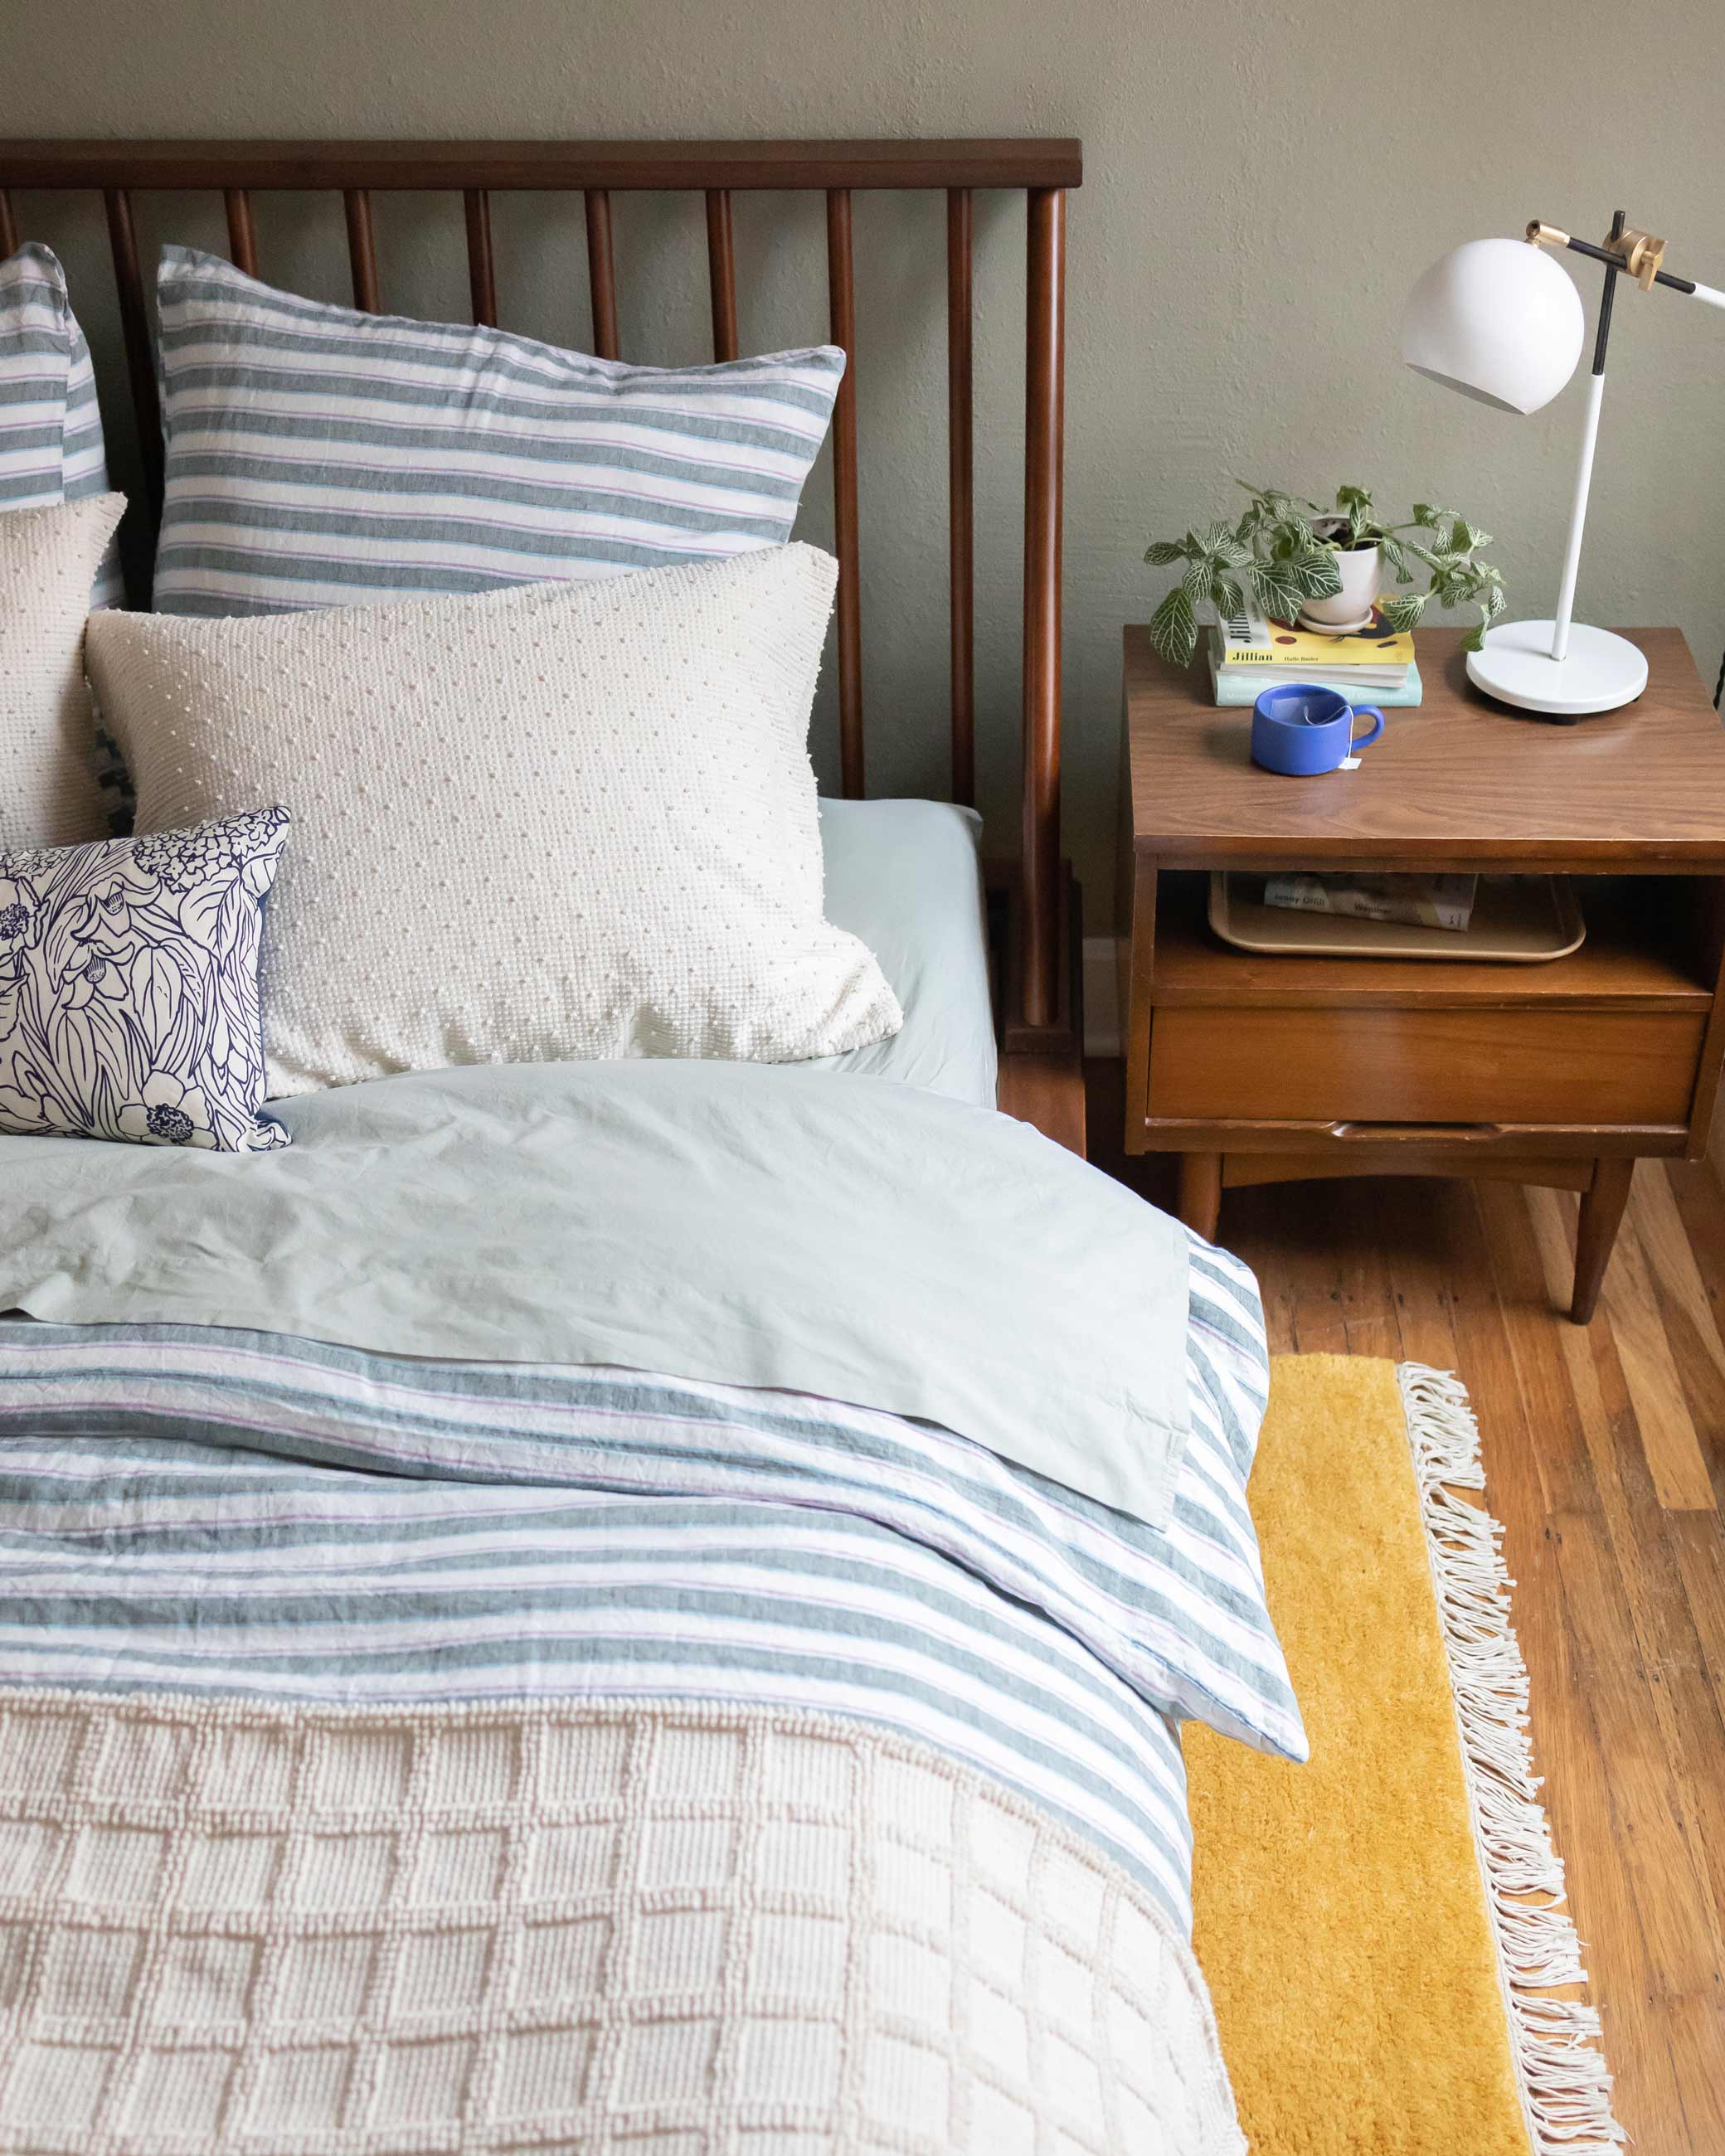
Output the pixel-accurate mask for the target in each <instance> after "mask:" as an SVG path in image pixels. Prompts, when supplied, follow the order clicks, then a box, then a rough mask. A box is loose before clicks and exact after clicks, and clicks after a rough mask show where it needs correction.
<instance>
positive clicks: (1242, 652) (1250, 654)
mask: <svg viewBox="0 0 1725 2156" xmlns="http://www.w3.org/2000/svg"><path fill="white" fill-rule="evenodd" d="M1220 637H1221V644H1222V649H1221V654H1220V659H1221V664H1222V665H1224V666H1291V667H1300V666H1373V667H1390V666H1411V665H1413V663H1414V639H1413V637H1412V636H1411V635H1410V634H1409V632H1408V631H1407V630H1406V629H1399V630H1398V629H1392V628H1390V626H1389V624H1388V623H1387V622H1386V621H1385V620H1384V615H1383V612H1382V610H1381V608H1380V607H1373V609H1372V619H1371V621H1370V624H1368V626H1367V627H1366V628H1364V629H1359V630H1357V631H1356V632H1355V634H1353V635H1352V636H1323V635H1321V634H1318V633H1317V631H1316V630H1314V629H1301V627H1300V626H1299V624H1297V623H1294V622H1281V621H1271V620H1268V619H1266V617H1265V616H1264V615H1263V614H1261V613H1259V612H1258V610H1257V608H1255V607H1254V606H1253V605H1251V603H1250V601H1249V602H1248V603H1247V604H1246V606H1245V608H1244V609H1243V611H1241V612H1240V613H1235V614H1232V615H1230V617H1229V619H1227V620H1226V621H1224V622H1223V623H1222V624H1220Z"/></svg>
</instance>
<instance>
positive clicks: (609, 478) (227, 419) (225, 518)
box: [155, 247, 845, 614]
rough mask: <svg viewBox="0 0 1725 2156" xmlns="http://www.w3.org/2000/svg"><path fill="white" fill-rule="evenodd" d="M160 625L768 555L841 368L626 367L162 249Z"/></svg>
mask: <svg viewBox="0 0 1725 2156" xmlns="http://www.w3.org/2000/svg"><path fill="white" fill-rule="evenodd" d="M157 297H158V300H159V305H160V310H161V322H162V382H163V418H164V424H165V427H166V430H167V500H166V503H165V506H164V510H163V515H162V532H161V539H160V543H159V545H158V547H157V557H156V587H155V605H156V608H157V612H158V613H197V614H248V613H279V612H284V611H286V610H289V609H290V608H300V607H317V606H337V605H352V604H355V603H360V602H363V601H367V600H376V599H398V598H410V597H413V598H429V597H433V596H435V595H438V594H440V593H456V592H475V591H484V590H487V589H490V588H492V587H494V586H496V585H500V584H510V583H536V582H538V581H541V580H542V579H546V578H586V577H608V576H615V575H618V574H619V573H621V572H624V571H627V570H631V569H640V568H655V567H669V566H670V565H672V564H674V563H677V562H691V561H702V560H707V559H711V558H712V557H717V556H723V555H730V554H736V553H741V552H745V551H747V550H748V549H750V548H753V547H768V546H777V545H780V544H782V543H783V542H784V541H785V540H786V539H788V536H789V535H790V530H791V526H792V523H793V521H794V519H795V516H796V513H797V504H798V499H799V497H800V495H801V493H802V490H803V481H804V480H806V478H807V477H808V475H809V467H810V465H812V464H813V463H814V459H815V456H816V455H817V454H818V453H819V449H820V445H821V443H822V440H823V439H824V436H825V434H826V429H827V425H828V423H829V419H830V418H831V414H832V408H833V400H834V397H835V396H836V394H837V392H838V388H839V377H840V376H841V374H842V373H843V372H844V367H845V355H844V354H843V352H840V351H839V350H838V349H837V348H836V347H834V346H818V347H815V348H813V349H810V350H808V351H803V352H779V353H776V354H774V355H773V356H771V357H767V358H761V359H747V360H739V361H735V362H731V363H729V364H726V365H722V366H717V367H683V368H659V367H625V366H623V365H621V364H619V363H618V362H613V361H608V360H602V359H593V358H590V357H587V356H586V355H584V354H583V353H580V352H563V351H560V350H559V349H558V348H557V346H553V345H547V344H541V343H538V342H536V341H535V340H533V339H531V338H529V337H522V336H510V335H507V334H506V333H505V332H504V331H499V330H494V329H484V328H468V327H465V326H456V325H454V324H449V323H439V322H421V321H408V320H406V319H403V318H401V317H398V316H387V315H367V314H360V313H357V312H356V311H353V310H352V309H351V308H347V307H336V306H326V305H320V304H318V303H317V302H315V301H313V300H305V299H300V298H297V297H295V295H292V294H290V293H285V292H277V291H273V290H271V289H270V287H269V286H268V285H260V284H259V283H258V282H257V281H256V280H254V279H253V278H250V277H247V276H245V275H243V274H242V273H241V272H240V271H239V270H238V269H234V266H233V265H232V264H230V263H228V262H224V261H223V260H222V259H220V258H219V257H218V256H215V255H209V254H198V253H196V252H194V251H193V250H192V249H187V248H179V247H170V248H167V249H164V250H163V253H162V264H161V269H160V273H159V275H158V278H157Z"/></svg>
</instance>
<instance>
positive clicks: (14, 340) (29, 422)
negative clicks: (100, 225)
mask: <svg viewBox="0 0 1725 2156" xmlns="http://www.w3.org/2000/svg"><path fill="white" fill-rule="evenodd" d="M107 491H108V463H107V455H106V452H105V446H104V444H103V440H102V418H101V413H100V410H99V409H98V408H97V405H96V393H95V369H94V368H93V367H91V365H90V346H89V345H88V344H87V343H86V342H85V336H84V332H83V331H82V330H81V329H80V327H79V326H78V318H77V316H75V315H74V313H73V312H72V307H71V302H70V301H69V299H68V297H67V295H66V276H65V272H64V270H63V269H61V267H60V265H59V261H58V259H56V257H55V256H54V255H53V254H50V253H49V250H48V249H47V248H45V247H39V246H36V245H34V244H30V245H27V246H24V247H21V248H19V249H18V252H17V253H16V254H11V255H8V257H7V259H5V260H4V261H3V262H0V510H7V509H54V508H57V507H58V506H59V505H60V503H62V502H64V501H85V500H88V499H90V496H91V495H98V494H105V493H107ZM125 603H126V587H125V584H124V583H123V582H122V581H121V574H120V558H119V556H118V554H117V553H116V551H115V549H114V547H112V546H110V547H109V549H108V552H107V553H106V555H105V557H103V561H102V566H101V568H100V571H99V572H97V576H96V581H95V588H94V590H93V591H92V592H91V593H90V604H91V606H92V607H93V608H94V607H107V606H123V605H124V604H125Z"/></svg>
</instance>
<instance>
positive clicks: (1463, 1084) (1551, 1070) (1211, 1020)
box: [1147, 1006, 1707, 1126]
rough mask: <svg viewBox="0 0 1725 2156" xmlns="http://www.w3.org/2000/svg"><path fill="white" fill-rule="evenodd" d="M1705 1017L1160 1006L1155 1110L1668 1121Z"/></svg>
mask: <svg viewBox="0 0 1725 2156" xmlns="http://www.w3.org/2000/svg"><path fill="white" fill-rule="evenodd" d="M1706 1024H1707V1021H1706V1019H1705V1016H1704V1015H1703V1014H1698V1013H1697V1014H1691V1013H1688V1012H1681V1011H1676V1012H1673V1011H1645V1012H1641V1011H1628V1012H1625V1011H1589V1010H1567V1011H1566V1010H1503V1009H1473V1010H1466V1009H1462V1010H1450V1009H1358V1008H1353V1007H1348V1008H1318V1009H1269V1010H1264V1009H1240V1008H1238V1007H1217V1008H1214V1009H1210V1008H1206V1007H1202V1006H1200V1007H1198V1008H1191V1007H1188V1008H1183V1009H1159V1010H1158V1011H1157V1012H1156V1014H1155V1017H1154V1019H1153V1024H1152V1028H1151V1037H1150V1085H1149V1097H1148V1101H1147V1112H1148V1113H1149V1114H1150V1115H1151V1116H1153V1117H1163V1116H1168V1117H1175V1118H1195V1119H1200V1120H1204V1121H1211V1120H1218V1119H1219V1120H1240V1121H1246V1122H1394V1123H1476V1122H1497V1123H1563V1124H1572V1125H1573V1124H1584V1125H1589V1126H1592V1125H1609V1124H1629V1125H1645V1124H1672V1123H1686V1122H1688V1120H1689V1106H1690V1100H1691V1096H1692V1093H1693V1091H1694V1087H1695V1075H1696V1070H1697V1064H1698V1061H1699V1059H1700V1055H1701V1045H1702V1034H1704V1032H1705V1031H1706Z"/></svg>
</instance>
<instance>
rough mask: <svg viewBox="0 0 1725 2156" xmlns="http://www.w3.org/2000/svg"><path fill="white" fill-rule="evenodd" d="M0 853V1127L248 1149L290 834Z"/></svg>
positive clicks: (273, 1137)
mask: <svg viewBox="0 0 1725 2156" xmlns="http://www.w3.org/2000/svg"><path fill="white" fill-rule="evenodd" d="M289 820H290V819H289V817H288V812H287V811H286V809H285V808H259V809H254V810H253V811H251V812H250V813H249V814H246V815H243V816H227V817H222V818H219V819H217V820H215V821H213V822H211V823H208V824H198V825H196V826H194V827H193V829H190V830H185V831H158V832H154V833H151V834H149V835H147V836H145V837H142V838H132V839H106V840H104V841H101V842H99V843H97V844H92V845H87V846H64V847H59V848H55V849H49V848H45V847H33V848H29V849H24V850H19V849H16V848H14V849H13V850H11V851H10V852H7V851H3V850H0V1132H11V1133H14V1134H20V1135H30V1136H34V1135H44V1136H49V1137H90V1138H119V1139H130V1140H132V1141H134V1142H136V1143H138V1144H140V1145H170V1146H201V1147H205V1148H207V1149H209V1150H213V1151H215V1152H267V1151H269V1150H270V1149H271V1148H273V1147H277V1146H285V1144H286V1143H287V1142H288V1133H287V1131H286V1129H285V1127H284V1126H283V1125H282V1124H280V1123H279V1122H275V1120H274V1118H272V1117H270V1116H264V1115H261V1114H260V1113H259V1109H260V1108H261V1106H262V1104H263V1100H264V1022H263V1013H262V1009H261V1008H260V1005H259V996H258V943H259V936H260V933H261V931H262V927H263V917H264V897H265V895H266V894H267V892H268V891H269V890H270V885H272V884H273V883H274V882H275V871H276V869H277V867H278V866H279V865H280V860H281V850H282V847H283V845H284V844H285V842H286V839H287V835H288V826H289Z"/></svg>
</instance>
